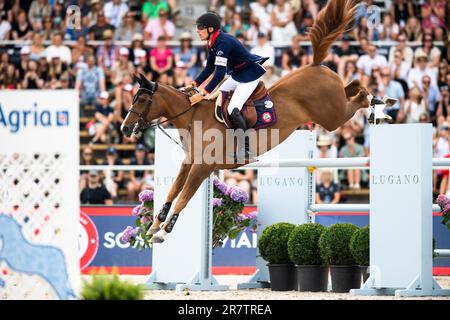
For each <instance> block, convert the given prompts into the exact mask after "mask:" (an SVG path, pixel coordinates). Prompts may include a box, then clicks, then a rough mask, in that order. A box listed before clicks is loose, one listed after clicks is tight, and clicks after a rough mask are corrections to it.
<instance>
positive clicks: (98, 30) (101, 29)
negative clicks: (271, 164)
mask: <svg viewBox="0 0 450 320" xmlns="http://www.w3.org/2000/svg"><path fill="white" fill-rule="evenodd" d="M114 29H115V28H114V26H113V25H112V24H109V23H108V22H107V21H106V17H105V14H104V13H103V11H99V12H98V13H97V21H96V23H95V24H93V25H92V26H91V27H90V28H89V39H90V40H104V41H106V40H107V39H105V35H106V36H107V37H109V38H112V37H113V33H114ZM106 31H109V32H106Z"/></svg>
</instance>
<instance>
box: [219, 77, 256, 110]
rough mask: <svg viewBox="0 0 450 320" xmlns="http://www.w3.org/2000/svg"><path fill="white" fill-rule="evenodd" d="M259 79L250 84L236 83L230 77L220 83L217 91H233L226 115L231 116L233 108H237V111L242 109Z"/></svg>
mask: <svg viewBox="0 0 450 320" xmlns="http://www.w3.org/2000/svg"><path fill="white" fill-rule="evenodd" d="M261 78H262V77H261ZM261 78H258V79H256V80H254V81H251V82H237V81H236V80H234V79H233V78H232V77H229V78H228V79H227V80H225V82H224V83H222V85H221V86H220V87H219V90H221V91H231V90H234V93H233V97H232V98H231V101H230V104H229V105H228V114H231V112H232V111H233V109H234V108H238V109H239V110H241V109H242V107H243V106H244V103H245V101H247V99H248V98H249V97H250V95H251V94H252V93H253V91H254V90H255V89H256V87H257V86H258V83H259V81H260V80H261Z"/></svg>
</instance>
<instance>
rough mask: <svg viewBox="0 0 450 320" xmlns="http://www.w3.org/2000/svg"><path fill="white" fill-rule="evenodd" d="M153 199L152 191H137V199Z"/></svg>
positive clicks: (142, 200) (143, 200)
mask: <svg viewBox="0 0 450 320" xmlns="http://www.w3.org/2000/svg"><path fill="white" fill-rule="evenodd" d="M152 200H153V191H151V190H143V191H141V193H139V201H141V202H145V201H152Z"/></svg>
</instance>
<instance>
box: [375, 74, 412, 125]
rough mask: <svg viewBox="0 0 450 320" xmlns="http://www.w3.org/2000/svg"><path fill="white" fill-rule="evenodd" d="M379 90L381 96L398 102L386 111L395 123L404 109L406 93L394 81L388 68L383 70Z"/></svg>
mask: <svg viewBox="0 0 450 320" xmlns="http://www.w3.org/2000/svg"><path fill="white" fill-rule="evenodd" d="M378 88H379V91H380V96H388V97H390V98H394V99H397V100H398V102H397V103H396V104H395V105H393V106H392V107H391V108H389V109H388V110H387V111H386V113H387V114H388V115H390V116H391V117H392V120H393V121H394V122H395V121H396V120H397V115H398V112H399V110H400V109H402V108H403V107H404V104H405V92H404V91H403V87H402V85H401V84H400V83H399V82H397V81H395V80H392V73H391V70H390V69H389V68H387V67H386V68H382V69H381V79H380V81H379V87H378Z"/></svg>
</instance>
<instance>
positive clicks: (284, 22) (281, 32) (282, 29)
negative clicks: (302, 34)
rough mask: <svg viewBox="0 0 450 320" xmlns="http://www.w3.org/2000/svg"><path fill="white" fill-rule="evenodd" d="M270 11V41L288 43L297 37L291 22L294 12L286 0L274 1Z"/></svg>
mask: <svg viewBox="0 0 450 320" xmlns="http://www.w3.org/2000/svg"><path fill="white" fill-rule="evenodd" d="M275 2H276V4H275V6H274V8H273V10H272V25H273V27H272V41H274V42H288V41H289V40H291V39H292V37H294V36H296V35H297V30H296V28H295V24H294V21H293V18H294V11H293V8H292V6H291V4H290V3H289V2H286V0H276V1H275Z"/></svg>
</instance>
